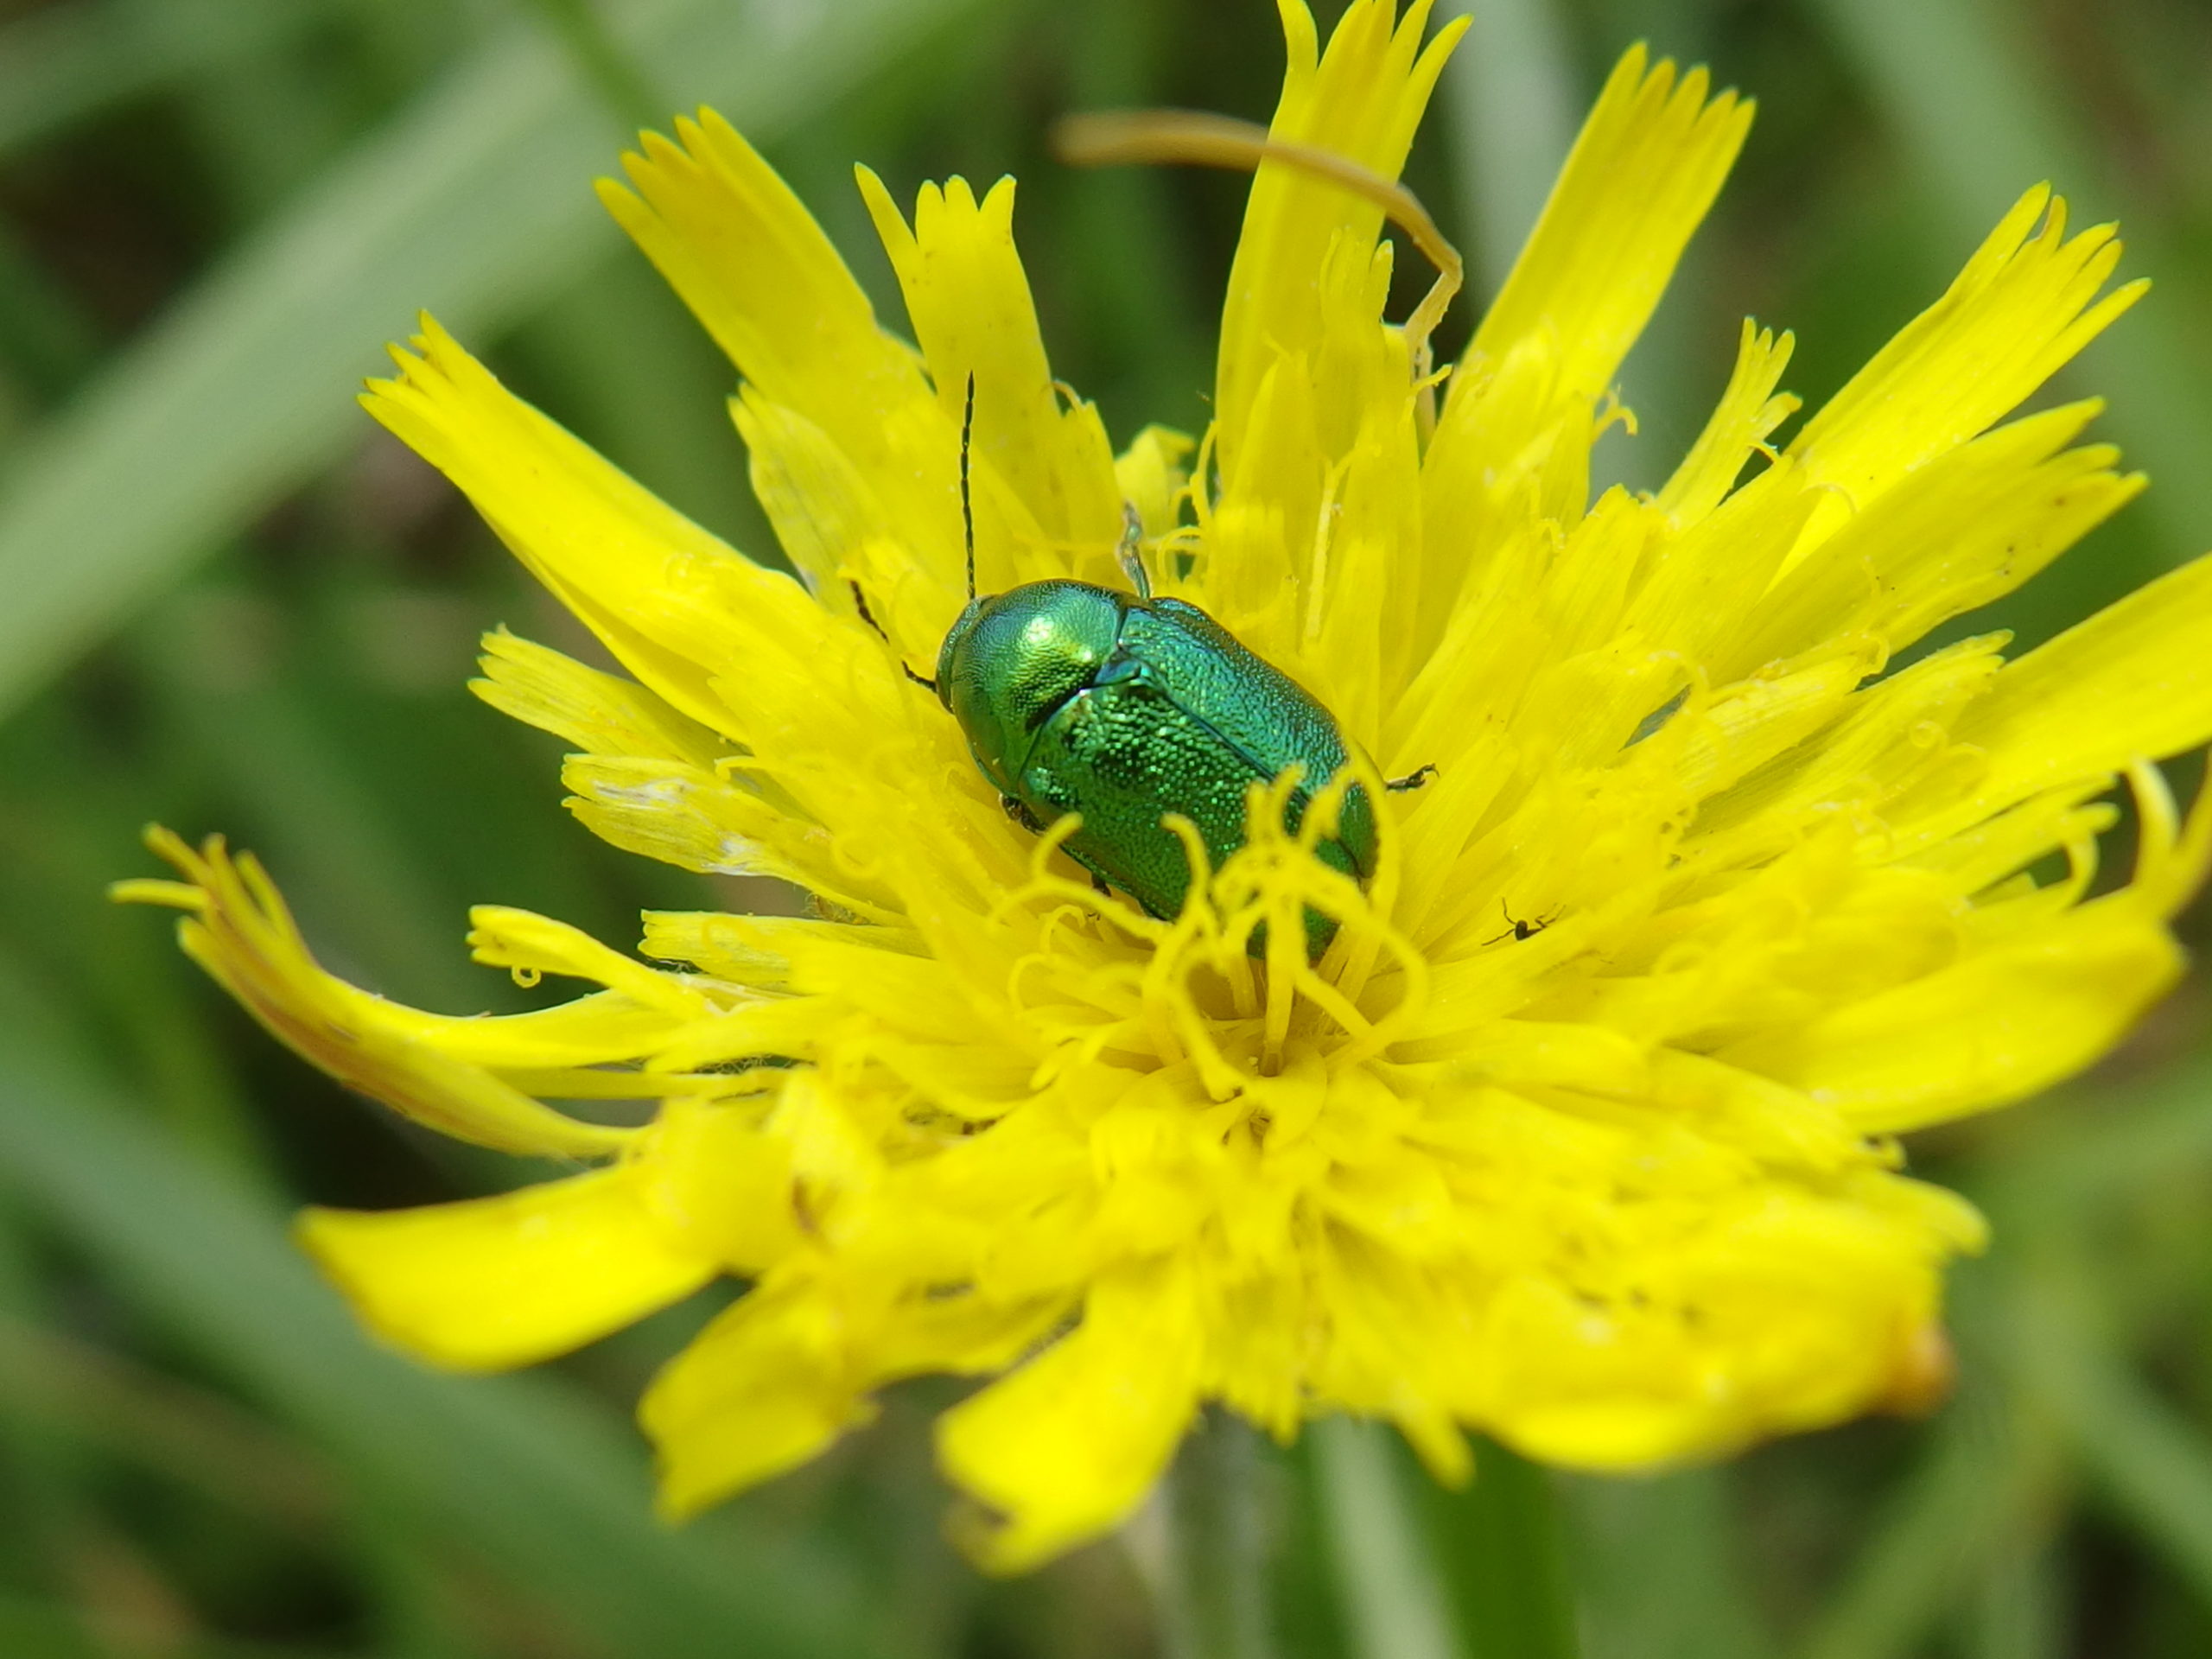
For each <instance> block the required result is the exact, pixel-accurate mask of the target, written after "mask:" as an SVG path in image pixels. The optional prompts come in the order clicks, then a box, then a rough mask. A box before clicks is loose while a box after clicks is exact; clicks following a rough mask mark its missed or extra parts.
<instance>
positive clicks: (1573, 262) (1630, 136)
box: [1438, 46, 1764, 440]
mask: <svg viewBox="0 0 2212 1659" xmlns="http://www.w3.org/2000/svg"><path fill="white" fill-rule="evenodd" d="M1706 93H1707V78H1706V73H1705V71H1704V70H1702V69H1693V70H1692V71H1691V72H1690V73H1688V74H1687V75H1684V76H1682V77H1681V79H1680V81H1679V82H1677V80H1676V78H1675V66H1674V64H1673V63H1672V62H1671V61H1668V60H1661V61H1660V62H1659V63H1658V64H1657V65H1656V66H1652V67H1648V68H1647V67H1646V60H1645V55H1644V49H1643V47H1641V46H1636V47H1631V48H1630V49H1629V51H1628V53H1627V54H1626V55H1625V56H1624V57H1623V58H1622V59H1621V60H1620V62H1619V63H1618V64H1617V65H1616V66H1615V67H1614V69H1613V73H1612V75H1611V79H1608V80H1607V81H1606V82H1605V91H1604V92H1601V93H1600V94H1599V98H1598V103H1597V106H1596V107H1595V108H1594V109H1592V111H1590V118H1589V119H1588V120H1587V121H1586V122H1585V123H1584V124H1583V127H1582V132H1581V136H1580V137H1578V138H1577V139H1576V140H1575V143H1574V149H1573V153H1572V154H1570V155H1569V156H1568V157H1567V167H1566V170H1565V171H1563V172H1562V173H1561V174H1560V178H1559V182H1558V183H1557V184H1556V185H1554V187H1553V188H1552V194H1551V199H1550V200H1548V201H1547V202H1546V203H1545V204H1544V211H1543V215H1542V217H1541V218H1540V219H1538V220H1537V221H1536V228H1535V231H1534V232H1531V233H1530V235H1529V243H1528V245H1527V246H1526V247H1525V248H1523V249H1522V251H1521V257H1519V258H1518V259H1516V261H1515V262H1514V265H1513V271H1512V274H1511V275H1510V277H1507V278H1506V281H1505V286H1504V287H1503V289H1499V291H1498V296H1497V300H1496V301H1495V302H1492V304H1491V308H1490V309H1489V310H1488V311H1487V312H1485V313H1484V316H1483V321H1482V326H1481V327H1479V328H1478V329H1477V330H1476V332H1475V338H1474V341H1473V343H1472V344H1471V346H1469V347H1468V348H1467V355H1468V357H1469V359H1471V360H1487V361H1490V362H1500V361H1503V359H1505V358H1506V357H1507V356H1508V355H1510V353H1512V351H1513V350H1514V349H1515V347H1516V346H1519V345H1521V344H1522V342H1523V341H1527V340H1540V341H1542V342H1544V343H1545V344H1546V346H1548V349H1549V350H1550V352H1551V353H1553V355H1554V361H1555V362H1556V365H1557V368H1556V373H1557V376H1558V381H1557V391H1556V393H1555V396H1556V397H1559V398H1560V400H1561V401H1562V402H1567V401H1580V402H1581V403H1584V404H1588V403H1589V402H1591V401H1592V400H1593V399H1594V398H1596V397H1597V396H1598V395H1599V393H1600V392H1602V391H1604V390H1605V386H1606V385H1607V383H1608V382H1610V381H1611V379H1612V378H1613V375H1614V373H1615V372H1616V371H1618V369H1619V367H1620V365H1621V360H1622V359H1624V358H1625V357H1626V356H1627V355H1628V349H1629V347H1630V346H1632V345H1634V344H1635V343H1636V338H1637V335H1638V334H1642V333H1643V325H1644V324H1645V323H1646V322H1647V321H1649V320H1650V317H1651V313H1652V310H1653V308H1655V307H1656V305H1657V304H1658V303H1659V296H1660V294H1661V293H1662V291H1663V290H1664V289H1665V288H1666V285H1667V281H1668V279H1669V277H1671V276H1673V275H1674V270H1675V264H1676V263H1677V262H1678V261H1679V260H1680V259H1681V255H1682V250H1683V249H1684V248H1685V247H1687V246H1688V245H1689V239H1690V234H1691V232H1694V231H1695V230H1696V229H1697V227H1698V226H1699V225H1700V223H1701V222H1702V221H1703V219H1704V218H1705V215H1706V213H1707V209H1709V208H1710V207H1712V206H1713V198H1714V197H1715V196H1716V195H1718V194H1719V192H1720V184H1721V181H1722V180H1724V179H1725V178H1726V177H1727V175H1728V169H1729V168H1731V167H1732V166H1733V165H1734V164H1735V160H1736V152H1737V151H1738V150H1739V149H1742V148H1743V143H1744V136H1745V133H1747V132H1748V131H1750V130H1751V108H1752V106H1751V105H1750V104H1749V103H1748V102H1745V101H1741V100H1739V99H1738V98H1737V97H1736V95H1735V93H1733V92H1723V93H1721V94H1720V95H1719V97H1717V98H1713V99H1707V96H1706ZM1459 401H1460V394H1459V390H1458V388H1457V387H1456V386H1455V387H1454V389H1453V394H1452V403H1453V404H1456V403H1458V402H1459ZM1759 401H1760V402H1761V403H1762V404H1763V403H1764V397H1762V398H1761V399H1760V400H1759ZM1451 424H1452V409H1451V408H1450V407H1449V406H1448V405H1447V407H1446V413H1445V419H1444V423H1442V424H1441V425H1440V427H1439V429H1438V435H1439V438H1440V440H1441V439H1442V438H1443V436H1444V434H1445V433H1446V430H1448V429H1449V428H1450V426H1451Z"/></svg>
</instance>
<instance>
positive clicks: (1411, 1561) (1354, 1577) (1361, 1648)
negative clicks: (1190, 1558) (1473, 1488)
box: [1306, 1417, 1465, 1659]
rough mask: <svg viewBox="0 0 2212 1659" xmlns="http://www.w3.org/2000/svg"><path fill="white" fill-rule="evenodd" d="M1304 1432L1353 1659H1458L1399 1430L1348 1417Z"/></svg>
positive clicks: (1454, 1633) (1455, 1634)
mask: <svg viewBox="0 0 2212 1659" xmlns="http://www.w3.org/2000/svg"><path fill="white" fill-rule="evenodd" d="M1306 1433H1308V1434H1310V1435H1312V1436H1313V1455H1314V1469H1315V1472H1316V1473H1317V1475H1318V1476H1319V1487H1320V1495H1321V1506H1322V1509H1321V1512H1322V1517H1323V1524H1324V1526H1325V1529H1326V1531H1327V1534H1328V1545H1329V1552H1330V1555H1331V1558H1332V1562H1333V1565H1334V1566H1335V1567H1336V1573H1337V1599H1338V1603H1339V1604H1340V1605H1342V1607H1343V1608H1344V1624H1345V1626H1346V1634H1347V1635H1348V1637H1350V1638H1351V1651H1352V1653H1353V1655H1354V1656H1355V1659H1460V1656H1461V1655H1462V1654H1463V1653H1464V1651H1465V1649H1463V1648H1462V1646H1461V1644H1460V1642H1459V1634H1458V1632H1457V1631H1456V1630H1453V1628H1452V1612H1451V1608H1450V1606H1449V1605H1448V1604H1447V1603H1446V1599H1445V1594H1444V1586H1443V1585H1442V1583H1441V1582H1440V1580H1439V1578H1438V1574H1437V1569H1436V1561H1435V1558H1434V1557H1433V1555H1432V1554H1431V1553H1430V1550H1429V1547H1428V1540H1427V1538H1426V1537H1425V1536H1424V1535H1423V1532H1422V1528H1421V1517H1420V1514H1419V1511H1418V1510H1416V1508H1415V1506H1414V1496H1413V1493H1412V1491H1410V1490H1409V1488H1410V1485H1411V1483H1410V1482H1409V1481H1408V1478H1407V1472H1406V1471H1405V1470H1404V1469H1403V1468H1402V1466H1401V1465H1402V1459H1401V1457H1400V1455H1399V1451H1398V1448H1397V1446H1395V1445H1394V1444H1392V1442H1393V1440H1395V1438H1396V1436H1395V1431H1394V1430H1392V1429H1390V1428H1389V1427H1386V1426H1385V1425H1383V1424H1382V1423H1370V1422H1359V1421H1354V1420H1353V1419H1351V1418H1350V1417H1325V1418H1323V1419H1322V1420H1321V1421H1319V1422H1317V1423H1315V1424H1313V1427H1310V1428H1308V1429H1307V1430H1306Z"/></svg>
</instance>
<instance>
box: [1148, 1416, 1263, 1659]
mask: <svg viewBox="0 0 2212 1659" xmlns="http://www.w3.org/2000/svg"><path fill="white" fill-rule="evenodd" d="M1270 1472H1271V1471H1270V1470H1269V1467H1268V1463H1267V1460H1266V1455H1265V1452H1263V1450H1262V1446H1261V1443H1260V1436H1259V1434H1258V1433H1257V1431H1255V1429H1253V1428H1252V1427H1250V1426H1249V1424H1247V1423H1246V1422H1245V1421H1243V1419H1242V1418H1239V1417H1236V1416H1233V1415H1231V1414H1229V1413H1227V1412H1224V1411H1216V1412H1213V1413H1211V1414H1209V1416H1208V1418H1207V1420H1206V1421H1205V1423H1204V1424H1203V1425H1202V1426H1201V1427H1199V1428H1198V1430H1197V1432H1195V1433H1192V1435H1191V1436H1190V1438H1189V1439H1187V1440H1185V1441H1184V1443H1183V1449H1182V1451H1181V1452H1180V1453H1179V1455H1178V1456H1177V1458H1176V1459H1175V1466H1174V1468H1173V1470H1172V1471H1170V1472H1169V1474H1168V1477H1167V1479H1166V1482H1165V1483H1164V1484H1163V1487H1162V1490H1161V1491H1160V1493H1159V1495H1158V1496H1157V1497H1155V1498H1154V1508H1153V1510H1152V1512H1151V1513H1150V1514H1149V1515H1148V1516H1147V1517H1145V1519H1146V1521H1147V1523H1148V1525H1147V1532H1148V1533H1149V1534H1150V1536H1149V1537H1148V1538H1147V1540H1145V1541H1144V1547H1143V1548H1141V1549H1140V1551H1139V1554H1140V1565H1141V1567H1143V1568H1144V1569H1145V1576H1146V1577H1147V1579H1149V1580H1151V1582H1152V1587H1153V1591H1154V1601H1155V1603H1156V1605H1158V1606H1159V1609H1160V1646H1161V1650H1162V1652H1163V1653H1164V1654H1165V1655H1166V1659H1276V1653H1277V1649H1276V1645H1275V1637H1274V1609H1273V1606H1272V1603H1271V1599H1270V1596H1269V1593H1268V1558H1269V1556H1270V1555H1271V1554H1272V1553H1273V1551H1272V1548H1271V1546H1272V1538H1273V1534H1274V1527H1273V1526H1272V1524H1271V1514H1270V1510H1271V1505H1270V1503H1269V1501H1268V1499H1269V1494H1268V1475H1269V1473H1270Z"/></svg>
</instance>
